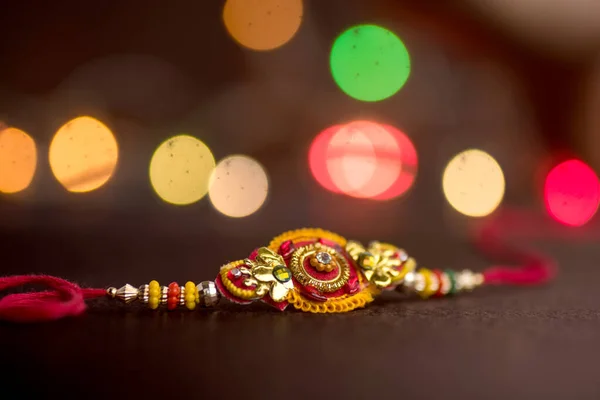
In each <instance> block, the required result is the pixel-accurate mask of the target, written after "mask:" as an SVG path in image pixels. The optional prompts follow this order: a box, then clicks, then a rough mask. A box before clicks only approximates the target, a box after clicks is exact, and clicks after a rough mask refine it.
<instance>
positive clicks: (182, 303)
mask: <svg viewBox="0 0 600 400" xmlns="http://www.w3.org/2000/svg"><path fill="white" fill-rule="evenodd" d="M179 290H180V292H179V305H180V306H185V286H180V287H179Z"/></svg>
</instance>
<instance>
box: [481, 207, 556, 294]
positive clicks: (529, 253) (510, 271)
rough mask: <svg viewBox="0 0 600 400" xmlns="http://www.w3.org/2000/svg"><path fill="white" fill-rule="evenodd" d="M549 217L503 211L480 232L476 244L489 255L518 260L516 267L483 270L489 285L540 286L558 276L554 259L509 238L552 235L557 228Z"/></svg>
mask: <svg viewBox="0 0 600 400" xmlns="http://www.w3.org/2000/svg"><path fill="white" fill-rule="evenodd" d="M549 222H551V221H549V220H547V219H542V218H536V217H535V216H534V215H532V214H530V213H527V212H518V211H516V210H502V211H500V212H499V213H498V214H497V215H496V217H493V218H491V219H490V220H488V221H487V222H485V224H484V226H483V227H482V228H481V229H479V230H478V231H477V236H476V238H475V243H476V245H478V247H479V248H480V249H481V251H483V252H484V253H485V254H487V255H488V256H490V257H494V258H498V259H503V260H506V261H511V262H514V263H517V266H516V267H515V266H507V265H495V266H492V267H490V268H488V269H486V270H485V271H484V272H483V276H484V281H485V283H486V284H492V285H539V284H542V283H545V282H547V281H549V280H551V279H553V278H554V277H555V276H556V273H557V267H556V265H555V263H554V261H553V260H552V259H550V258H547V257H545V256H543V255H541V254H539V253H537V252H535V251H533V250H524V249H518V248H516V247H513V246H511V245H510V244H508V243H507V240H508V239H509V238H510V239H513V240H514V239H516V238H518V237H519V236H521V237H522V238H527V239H535V238H544V237H547V236H549V235H548V233H549V232H552V231H553V229H554V227H553V226H550V225H549Z"/></svg>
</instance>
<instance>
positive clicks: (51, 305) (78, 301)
mask: <svg viewBox="0 0 600 400" xmlns="http://www.w3.org/2000/svg"><path fill="white" fill-rule="evenodd" d="M31 284H40V285H44V286H48V287H49V288H51V289H52V290H49V291H43V292H27V293H15V294H9V295H7V296H5V297H3V298H2V299H0V320H5V321H13V322H40V321H51V320H56V319H60V318H63V317H69V316H76V315H79V314H81V313H82V312H84V311H85V309H86V305H85V301H84V300H85V299H93V298H97V297H102V296H104V295H106V290H105V289H82V288H80V287H79V286H78V285H76V284H74V283H71V282H69V281H66V280H64V279H61V278H56V277H53V276H49V275H18V276H7V277H0V291H3V290H6V289H11V288H16V287H20V286H23V285H31Z"/></svg>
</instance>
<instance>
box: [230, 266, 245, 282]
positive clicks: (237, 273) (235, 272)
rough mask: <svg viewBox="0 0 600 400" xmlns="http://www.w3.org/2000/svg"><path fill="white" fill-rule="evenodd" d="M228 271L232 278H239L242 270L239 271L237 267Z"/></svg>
mask: <svg viewBox="0 0 600 400" xmlns="http://www.w3.org/2000/svg"><path fill="white" fill-rule="evenodd" d="M229 272H231V276H233V278H234V279H239V278H241V277H242V271H240V270H239V268H233V269H232V270H231V271H229Z"/></svg>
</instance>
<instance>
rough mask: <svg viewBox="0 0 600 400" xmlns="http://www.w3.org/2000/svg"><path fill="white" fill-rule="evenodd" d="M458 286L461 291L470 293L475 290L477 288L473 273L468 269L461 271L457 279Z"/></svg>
mask: <svg viewBox="0 0 600 400" xmlns="http://www.w3.org/2000/svg"><path fill="white" fill-rule="evenodd" d="M457 284H458V287H459V288H460V290H466V291H468V292H470V291H471V290H473V288H475V286H476V282H475V276H474V275H473V272H471V271H469V270H468V269H465V270H463V271H461V272H460V274H459V275H458V278H457Z"/></svg>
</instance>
